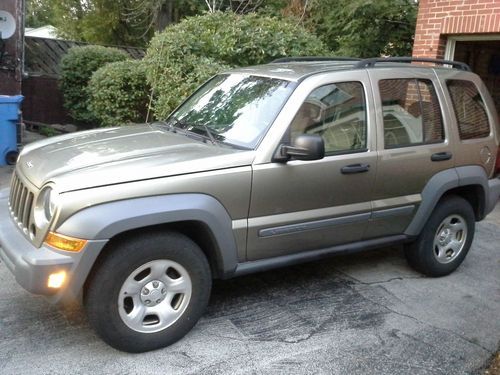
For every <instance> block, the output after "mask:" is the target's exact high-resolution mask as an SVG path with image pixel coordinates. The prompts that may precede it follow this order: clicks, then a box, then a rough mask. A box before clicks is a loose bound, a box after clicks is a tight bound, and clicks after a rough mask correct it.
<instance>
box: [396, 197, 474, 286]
mask: <svg viewBox="0 0 500 375" xmlns="http://www.w3.org/2000/svg"><path fill="white" fill-rule="evenodd" d="M474 229H475V217H474V212H473V210H472V207H471V205H470V204H469V202H467V201H466V200H465V199H463V198H461V197H458V196H451V197H448V198H445V199H444V200H442V201H441V202H440V203H439V204H438V206H437V207H436V208H435V210H434V212H433V213H432V215H431V216H430V218H429V220H428V221H427V223H426V224H425V226H424V228H423V229H422V232H421V233H420V235H419V236H418V238H417V240H416V241H415V242H414V243H412V244H410V245H409V246H407V247H406V249H405V255H406V259H407V260H408V263H409V264H410V265H411V266H412V267H413V268H414V269H416V270H417V271H419V272H421V273H423V274H426V275H429V276H435V277H437V276H445V275H448V274H450V273H451V272H453V271H454V270H455V269H456V268H457V267H458V266H459V265H460V264H461V263H462V262H463V260H464V259H465V256H466V255H467V252H468V251H469V249H470V246H471V243H472V240H473V238H474Z"/></svg>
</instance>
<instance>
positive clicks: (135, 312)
mask: <svg viewBox="0 0 500 375" xmlns="http://www.w3.org/2000/svg"><path fill="white" fill-rule="evenodd" d="M191 293H192V283H191V278H190V277H189V274H188V272H187V271H186V269H185V268H184V267H182V266H181V265H180V264H179V263H177V262H174V261H171V260H154V261H152V262H149V263H146V264H144V265H142V266H141V267H139V268H137V269H136V270H135V271H134V272H132V274H130V275H129V277H127V279H126V280H125V282H124V283H123V285H122V287H121V290H120V294H119V296H118V308H119V313H120V317H121V318H122V320H123V322H124V323H125V324H126V325H127V326H128V327H129V328H131V329H133V330H134V331H137V332H143V333H150V332H158V331H161V330H163V329H165V328H167V327H169V326H171V325H172V324H173V323H175V322H176V321H177V319H179V318H180V317H181V315H182V314H183V313H184V311H185V310H186V307H187V306H188V304H189V301H190V299H191Z"/></svg>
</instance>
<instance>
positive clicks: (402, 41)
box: [306, 0, 418, 57]
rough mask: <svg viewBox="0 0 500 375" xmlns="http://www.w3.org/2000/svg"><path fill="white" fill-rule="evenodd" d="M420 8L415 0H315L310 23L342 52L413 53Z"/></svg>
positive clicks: (367, 53)
mask: <svg viewBox="0 0 500 375" xmlns="http://www.w3.org/2000/svg"><path fill="white" fill-rule="evenodd" d="M417 7H418V5H417V3H416V2H415V1H414V0H377V1H372V0H314V1H313V2H312V3H311V8H310V10H309V13H310V17H309V19H308V20H307V21H306V22H307V24H308V26H309V27H310V28H312V29H313V30H314V31H315V32H316V34H317V35H319V36H320V37H321V38H322V39H323V41H324V42H325V43H326V44H327V45H328V46H329V47H330V48H331V49H332V50H333V51H334V52H335V53H336V54H338V55H345V56H357V57H373V56H380V55H392V56H395V55H400V56H401V55H409V54H411V49H412V45H413V35H414V33H415V23H416V16H417Z"/></svg>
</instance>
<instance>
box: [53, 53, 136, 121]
mask: <svg viewBox="0 0 500 375" xmlns="http://www.w3.org/2000/svg"><path fill="white" fill-rule="evenodd" d="M127 58H128V55H127V54H126V53H125V52H122V51H120V50H118V49H116V48H108V47H102V46H85V47H73V48H71V49H70V50H69V51H68V53H67V54H66V55H65V56H64V57H63V58H62V59H61V66H60V68H61V82H60V85H61V91H62V93H63V97H64V106H65V107H66V109H67V110H68V111H69V114H70V115H71V117H72V118H73V119H74V120H76V121H78V122H82V123H85V124H90V123H92V122H93V121H95V120H96V119H95V117H94V116H93V114H92V112H91V111H89V109H88V105H89V98H90V95H89V92H88V88H87V85H88V82H89V81H90V78H91V77H92V73H94V72H95V71H96V70H97V69H99V68H100V67H102V66H104V65H105V64H107V63H110V62H114V61H123V60H126V59H127Z"/></svg>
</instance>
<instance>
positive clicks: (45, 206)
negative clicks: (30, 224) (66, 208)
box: [34, 186, 59, 228]
mask: <svg viewBox="0 0 500 375" xmlns="http://www.w3.org/2000/svg"><path fill="white" fill-rule="evenodd" d="M58 197H59V195H58V194H57V192H56V191H54V189H53V188H52V187H50V186H46V187H44V188H43V189H42V191H40V194H38V198H37V200H36V204H35V210H34V217H35V224H36V226H37V227H39V228H42V227H44V226H46V225H47V224H48V223H49V222H50V221H51V220H52V217H53V216H54V213H55V212H56V209H57V200H58Z"/></svg>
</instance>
